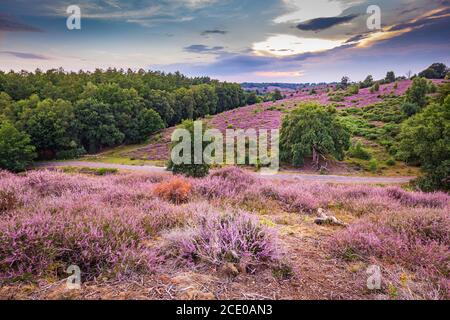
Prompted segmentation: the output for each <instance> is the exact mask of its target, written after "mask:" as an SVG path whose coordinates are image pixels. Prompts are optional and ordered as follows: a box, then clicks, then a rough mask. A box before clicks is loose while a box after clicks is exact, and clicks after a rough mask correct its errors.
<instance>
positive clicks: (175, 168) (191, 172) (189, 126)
mask: <svg viewBox="0 0 450 320" xmlns="http://www.w3.org/2000/svg"><path fill="white" fill-rule="evenodd" d="M178 128H179V129H185V130H187V131H188V132H189V133H190V142H191V159H190V160H191V161H190V163H189V164H184V163H182V164H175V163H173V162H172V159H170V160H169V162H168V164H167V169H168V170H169V171H172V172H173V174H182V175H185V176H187V177H194V178H201V177H205V176H207V175H208V173H209V169H210V165H208V164H206V163H205V162H204V161H202V162H203V163H202V164H195V161H194V121H192V120H185V121H183V123H182V124H181V125H180V126H179V127H178ZM205 131H206V128H205V127H204V128H203V133H204V132H205ZM178 143H179V142H173V143H172V146H171V151H172V149H173V148H174V147H175V146H176V145H177V144H178ZM207 145H208V143H207V142H203V145H202V147H203V148H202V150H204V149H205V147H206V146H207ZM202 155H203V151H202ZM180 156H181V155H180Z"/></svg>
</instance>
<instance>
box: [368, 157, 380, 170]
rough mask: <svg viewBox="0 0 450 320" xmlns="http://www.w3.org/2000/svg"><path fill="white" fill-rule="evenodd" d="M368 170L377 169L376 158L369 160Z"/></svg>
mask: <svg viewBox="0 0 450 320" xmlns="http://www.w3.org/2000/svg"><path fill="white" fill-rule="evenodd" d="M369 170H370V171H372V172H377V171H378V161H377V160H376V159H372V160H370V162H369Z"/></svg>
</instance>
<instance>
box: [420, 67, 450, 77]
mask: <svg viewBox="0 0 450 320" xmlns="http://www.w3.org/2000/svg"><path fill="white" fill-rule="evenodd" d="M448 71H449V69H448V68H447V66H446V65H445V64H443V63H433V64H432V65H431V66H429V67H428V68H427V69H425V70H424V71H422V72H421V73H419V77H422V78H427V79H444V78H445V76H446V75H447V73H448Z"/></svg>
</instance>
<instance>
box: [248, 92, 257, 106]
mask: <svg viewBox="0 0 450 320" xmlns="http://www.w3.org/2000/svg"><path fill="white" fill-rule="evenodd" d="M246 103H247V104H248V105H252V104H256V103H258V96H257V95H256V92H254V91H252V92H250V93H249V94H248V95H247V98H246Z"/></svg>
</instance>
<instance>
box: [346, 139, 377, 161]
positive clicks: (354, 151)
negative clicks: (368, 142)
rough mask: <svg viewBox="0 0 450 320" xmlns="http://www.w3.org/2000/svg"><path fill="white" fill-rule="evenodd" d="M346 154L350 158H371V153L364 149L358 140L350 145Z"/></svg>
mask: <svg viewBox="0 0 450 320" xmlns="http://www.w3.org/2000/svg"><path fill="white" fill-rule="evenodd" d="M347 154H348V156H349V157H351V158H356V159H362V160H370V159H371V158H372V154H371V153H370V152H369V151H367V150H366V149H364V147H363V145H362V144H361V143H360V142H358V143H357V144H356V145H354V146H351V147H350V149H349V151H348V153H347Z"/></svg>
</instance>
